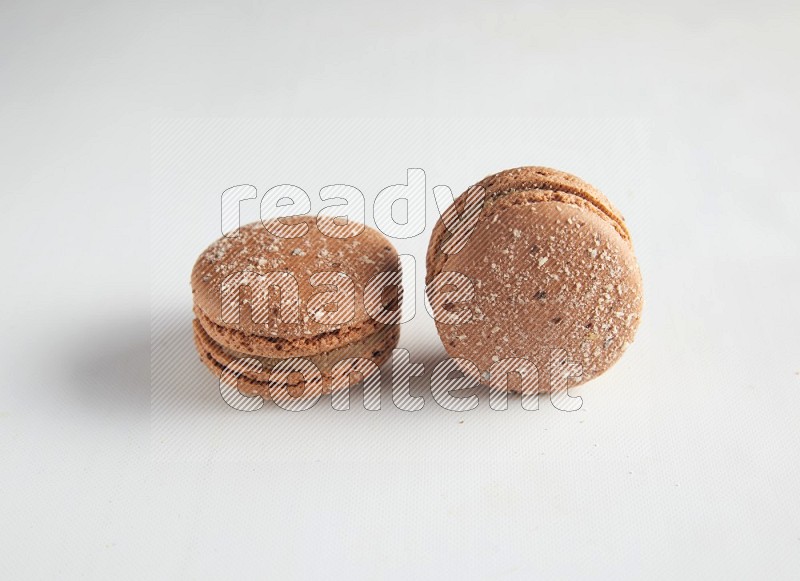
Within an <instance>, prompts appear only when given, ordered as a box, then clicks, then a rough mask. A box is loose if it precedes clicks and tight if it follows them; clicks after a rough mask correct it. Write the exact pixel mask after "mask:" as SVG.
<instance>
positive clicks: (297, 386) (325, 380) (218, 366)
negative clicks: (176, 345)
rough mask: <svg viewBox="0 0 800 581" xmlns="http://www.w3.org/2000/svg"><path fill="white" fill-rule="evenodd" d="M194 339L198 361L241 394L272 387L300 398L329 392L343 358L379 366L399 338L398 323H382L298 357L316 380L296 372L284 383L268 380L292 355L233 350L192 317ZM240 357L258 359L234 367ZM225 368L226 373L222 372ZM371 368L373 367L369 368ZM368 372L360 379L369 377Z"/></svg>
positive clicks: (265, 394)
mask: <svg viewBox="0 0 800 581" xmlns="http://www.w3.org/2000/svg"><path fill="white" fill-rule="evenodd" d="M193 327H194V342H195V346H196V348H197V351H198V353H199V354H200V360H201V361H202V362H203V363H204V364H205V365H206V367H208V369H209V370H210V371H211V372H212V373H213V374H214V375H216V376H217V377H219V378H222V377H223V376H224V375H225V376H226V378H230V379H234V378H235V381H236V387H237V389H238V390H239V391H240V392H241V393H243V394H245V395H261V396H263V397H270V396H271V395H274V394H275V390H286V391H288V393H289V395H290V396H291V397H298V398H299V397H302V396H303V394H304V393H311V394H318V393H323V394H327V393H330V392H331V387H332V385H331V384H332V379H333V377H332V372H333V368H334V366H335V365H336V364H337V363H338V362H340V361H343V360H345V359H351V358H363V359H367V360H369V361H372V362H373V363H374V364H375V366H376V367H380V366H381V365H383V364H384V363H385V362H386V361H387V360H388V359H389V358H390V357H391V354H392V350H393V349H394V348H395V347H396V346H397V344H398V341H399V339H400V327H399V326H398V325H385V326H383V327H382V328H381V329H379V330H378V331H377V332H375V333H373V334H371V335H368V336H366V337H364V338H362V339H361V340H359V341H355V342H352V343H347V344H344V345H341V346H339V347H336V348H334V349H331V350H327V351H320V352H319V353H315V354H313V355H306V356H302V357H298V358H297V359H304V360H306V361H308V362H310V363H312V364H313V365H314V366H316V368H317V369H318V370H319V375H318V378H319V380H318V381H316V382H315V381H313V380H312V381H308V382H306V381H305V380H303V379H301V375H300V374H291V375H289V377H288V378H287V380H286V381H285V382H277V383H276V382H274V381H271V380H270V375H271V372H272V370H273V369H274V368H275V367H276V366H277V365H279V364H280V363H281V362H282V361H287V360H289V359H292V357H284V358H274V357H262V356H258V355H253V354H247V353H241V352H237V351H235V350H233V349H230V348H228V347H225V346H223V345H221V344H219V343H217V342H216V341H214V339H212V338H211V337H210V335H209V334H208V333H207V332H206V330H205V328H204V327H203V325H202V324H201V323H200V322H199V321H198V320H197V319H195V320H194V322H193ZM240 359H249V360H250V361H251V362H253V361H255V362H258V363H257V364H251V365H247V366H244V367H242V366H236V364H235V362H236V361H238V360H240ZM226 369H227V370H229V373H228V374H226V373H225V371H226ZM373 369H374V368H373ZM369 375H370V374H369V372H368V373H366V374H365V376H364V379H366V377H369Z"/></svg>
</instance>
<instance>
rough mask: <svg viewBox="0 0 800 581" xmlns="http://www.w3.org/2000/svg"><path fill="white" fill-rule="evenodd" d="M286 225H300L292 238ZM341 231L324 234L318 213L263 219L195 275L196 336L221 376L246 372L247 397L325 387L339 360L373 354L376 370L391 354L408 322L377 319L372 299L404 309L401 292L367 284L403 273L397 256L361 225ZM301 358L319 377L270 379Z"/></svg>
mask: <svg viewBox="0 0 800 581" xmlns="http://www.w3.org/2000/svg"><path fill="white" fill-rule="evenodd" d="M287 226H289V227H294V228H295V230H294V232H293V233H292V237H285V236H284V235H283V234H282V235H276V234H275V232H276V231H277V230H278V229H279V228H284V229H285V228H286V227H287ZM336 230H337V232H336V236H337V237H332V236H329V235H325V234H323V233H322V231H321V230H320V228H318V224H317V220H316V219H315V218H309V217H294V218H283V219H282V220H281V222H280V223H276V222H273V223H269V222H267V223H264V224H262V223H261V222H257V223H253V224H249V225H247V226H243V227H241V228H240V229H239V231H238V235H235V236H227V237H223V238H220V239H219V240H217V241H215V242H214V243H213V244H211V245H210V246H209V247H208V248H207V249H206V250H205V252H203V253H202V254H201V255H200V257H199V258H198V259H197V261H196V262H195V265H194V268H193V270H192V276H191V284H192V293H193V298H194V313H195V317H196V318H195V320H194V339H195V344H196V346H197V349H198V351H199V353H200V357H201V359H202V361H203V362H204V363H205V364H206V366H207V367H208V368H209V369H210V370H211V371H212V372H213V373H214V374H215V375H217V376H219V377H221V376H222V375H223V373H224V372H225V370H226V369H238V372H237V373H236V375H237V376H238V381H237V384H238V385H237V387H238V389H239V390H240V391H241V392H242V393H245V394H261V395H264V394H268V393H270V390H273V389H275V388H281V389H283V388H288V390H289V391H290V393H291V394H292V395H293V396H294V395H300V393H302V391H303V390H305V389H308V388H312V389H313V390H314V391H317V390H319V391H321V392H323V393H324V392H327V391H329V390H330V387H331V380H332V372H333V370H334V368H335V366H336V364H337V363H339V362H341V361H354V362H355V361H356V359H367V360H369V361H371V362H373V363H375V367H377V366H378V365H380V364H382V363H383V362H384V361H385V360H386V359H387V358H388V357H389V356H390V355H391V351H392V349H393V348H394V347H395V346H396V345H397V342H398V338H399V333H400V328H399V325H396V324H392V323H391V322H386V321H387V318H386V317H385V316H375V315H376V309H375V308H370V304H371V303H373V307H374V306H377V307H378V310H379V311H380V312H382V313H383V314H386V313H393V312H395V313H398V314H399V309H400V302H401V299H402V295H401V292H400V291H399V290H398V291H397V292H395V293H394V295H393V296H392V294H391V293H388V295H389V296H384V295H385V294H386V293H384V294H382V295H381V296H378V297H376V296H374V294H375V293H372V296H370V293H369V292H368V293H367V296H365V289H367V288H369V283H370V281H371V280H373V279H375V277H376V276H378V275H380V274H381V273H386V272H390V273H399V268H400V265H399V260H398V255H397V252H396V251H395V249H394V248H393V247H392V245H391V244H390V243H389V241H388V240H386V238H385V237H384V236H383V235H381V234H380V233H379V232H377V231H375V230H373V229H371V228H368V227H366V226H363V225H361V224H354V223H352V222H351V223H350V224H348V225H346V226H338V227H337V228H336ZM298 232H302V235H299V236H298V235H296V234H297V233H298ZM398 288H399V287H398ZM374 303H379V304H377V305H374ZM390 318H391V317H390ZM301 359H302V360H307V361H309V362H311V363H312V364H313V366H314V367H315V368H316V369H318V370H319V373H316V372H314V373H312V374H311V375H310V376H309V375H306V376H304V375H303V374H302V373H301V368H300V369H296V370H295V371H298V373H289V374H285V373H282V375H281V381H280V382H276V381H275V380H274V378H271V374H272V371H273V370H274V369H276V368H280V369H282V370H284V371H285V370H286V369H287V367H286V366H285V365H284V364H286V363H287V362H289V361H297V360H301ZM242 361H245V363H246V364H244V365H239V367H238V368H237V367H236V364H237V362H242ZM365 369H367V368H365ZM369 369H373V367H372V366H370V367H369V368H368V370H369ZM309 382H311V383H317V384H318V385H308V383H309ZM293 390H300V391H299V392H295V391H293ZM273 395H274V394H273Z"/></svg>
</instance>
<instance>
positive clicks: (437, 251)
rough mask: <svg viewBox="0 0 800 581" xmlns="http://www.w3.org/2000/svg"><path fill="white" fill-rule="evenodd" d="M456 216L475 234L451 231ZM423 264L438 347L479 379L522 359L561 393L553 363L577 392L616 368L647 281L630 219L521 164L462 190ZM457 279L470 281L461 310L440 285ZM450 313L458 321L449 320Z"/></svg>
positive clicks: (541, 382) (567, 182) (581, 184)
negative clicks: (567, 366) (566, 369)
mask: <svg viewBox="0 0 800 581" xmlns="http://www.w3.org/2000/svg"><path fill="white" fill-rule="evenodd" d="M459 217H460V219H462V221H463V223H464V224H467V225H469V226H474V229H471V228H467V227H466V226H465V227H462V228H461V229H458V228H454V227H453V224H455V222H453V219H454V218H456V219H458V218H459ZM470 219H473V221H470ZM426 266H427V274H426V285H427V289H428V298H429V300H430V303H431V306H432V307H433V312H434V314H435V315H436V317H435V318H436V327H437V330H438V332H439V335H440V336H441V339H442V341H443V343H444V347H445V349H446V351H447V352H448V354H449V355H450V356H451V357H454V358H459V359H461V360H465V361H468V362H471V363H470V364H463V365H462V367H463V369H464V371H465V372H471V373H473V374H474V373H475V372H476V371H477V372H478V373H479V374H480V380H481V381H482V382H484V383H491V376H492V370H493V368H494V370H495V371H496V372H497V371H498V370H500V369H502V367H501V362H503V361H504V360H515V359H517V358H520V359H525V360H528V361H530V362H532V363H533V364H534V365H535V366H536V371H537V372H538V389H539V390H541V391H548V390H549V389H556V388H560V387H562V386H556V385H552V383H553V381H551V379H552V377H555V376H554V375H553V365H554V363H555V362H558V364H559V365H563V364H564V363H565V361H566V362H569V363H571V364H574V366H573V367H572V369H573V373H572V376H571V377H569V378H568V379H566V380H564V381H565V384H566V387H570V386H574V385H580V384H582V383H585V382H586V381H589V380H590V379H592V378H595V377H597V376H599V375H600V374H602V373H604V372H605V371H607V370H608V369H609V368H610V367H611V366H612V365H614V363H615V362H616V361H617V360H618V359H619V358H620V357H621V355H622V354H623V352H624V351H625V349H626V348H627V347H628V346H629V345H630V344H631V343H632V342H633V339H634V335H635V333H636V330H637V327H638V325H639V320H640V317H641V311H642V306H643V298H642V278H641V274H640V271H639V266H638V264H637V261H636V257H635V255H634V249H633V244H632V242H631V236H630V232H629V230H628V227H627V225H626V223H625V220H624V219H623V217H622V214H621V213H620V212H619V211H618V210H617V209H616V208H615V207H614V206H613V205H612V204H611V203H610V202H609V200H608V199H607V198H606V197H605V196H604V195H603V194H602V193H601V192H600V191H599V190H598V189H597V188H595V187H593V186H591V185H589V184H588V183H586V182H585V181H583V180H581V179H580V178H577V177H576V176H574V175H571V174H568V173H566V172H563V171H558V170H554V169H550V168H545V167H520V168H516V169H510V170H506V171H502V172H500V173H497V174H494V175H491V176H488V177H486V178H484V179H483V180H481V181H480V182H478V183H477V184H475V185H474V186H472V187H471V188H469V189H468V190H467V191H466V192H464V193H463V194H461V195H460V196H459V197H458V198H457V199H456V200H455V203H454V204H453V205H452V206H451V207H450V208H448V210H447V211H446V212H445V213H444V214H443V216H442V218H440V219H439V221H438V222H437V224H436V225H435V227H434V229H433V233H432V236H431V240H430V244H429V247H428V254H427V262H426ZM453 276H459V277H461V279H462V280H463V281H468V282H465V283H464V284H466V285H469V288H468V289H461V294H460V295H459V296H461V297H462V299H463V297H468V300H467V299H463V300H461V301H460V302H459V304H455V303H454V302H453V300H452V296H453V295H452V292H450V293H445V292H442V291H443V290H446V287H447V285H446V284H437V282H436V281H437V280H439V281H441V280H445V282H446V280H447V279H448V277H449V279H451V280H452V277H453ZM448 297H450V298H448ZM456 310H458V311H459V312H460V313H461V316H460V317H459V318H458V320H457V321H455V322H453V321H452V317H451V318H450V319H448V317H447V316H445V315H447V314H448V313H452V312H454V311H456ZM437 313H438V315H437ZM519 385H521V383H520V382H517V383H514V382H511V381H509V383H508V386H509V389H512V390H517V391H519V389H518V388H517V389H515V386H519Z"/></svg>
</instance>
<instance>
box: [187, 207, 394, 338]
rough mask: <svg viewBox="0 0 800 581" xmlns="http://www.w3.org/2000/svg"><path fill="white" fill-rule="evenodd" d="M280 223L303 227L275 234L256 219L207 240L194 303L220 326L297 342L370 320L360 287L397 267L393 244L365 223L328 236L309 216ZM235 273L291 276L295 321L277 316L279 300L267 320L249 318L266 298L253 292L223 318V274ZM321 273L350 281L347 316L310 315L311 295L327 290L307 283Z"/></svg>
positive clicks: (194, 276)
mask: <svg viewBox="0 0 800 581" xmlns="http://www.w3.org/2000/svg"><path fill="white" fill-rule="evenodd" d="M283 222H284V223H286V224H290V225H296V224H300V223H305V224H306V225H307V226H308V230H307V232H306V234H305V235H304V236H302V237H300V238H291V239H288V238H280V237H277V236H275V235H273V234H272V233H270V232H269V231H268V230H267V228H265V226H264V224H262V223H261V222H256V223H253V224H248V225H246V226H242V227H241V228H240V229H239V236H238V237H235V238H226V237H223V238H220V239H219V240H217V241H216V242H214V243H213V244H211V245H210V246H209V247H208V248H207V249H206V250H205V251H204V252H203V253H202V254H201V255H200V257H199V258H198V259H197V261H196V263H195V265H194V268H193V269H192V276H191V284H192V293H193V294H194V303H195V306H196V307H197V308H198V309H200V311H202V313H203V314H204V315H205V317H206V318H207V319H208V320H210V321H211V322H213V323H215V324H217V325H218V326H220V327H224V328H227V329H235V330H237V331H241V332H242V333H244V334H246V335H256V336H262V337H280V338H281V339H283V340H291V339H296V340H297V341H298V342H299V343H300V345H302V343H303V341H304V340H305V339H306V338H307V337H309V336H312V337H313V336H315V335H320V334H323V333H327V332H330V331H332V330H336V329H347V328H350V327H356V326H361V325H363V324H364V323H367V324H371V320H372V319H371V317H370V315H369V314H368V312H367V311H366V309H365V307H364V297H363V293H364V287H365V286H366V285H367V283H368V282H369V280H370V279H371V278H372V277H373V276H375V275H376V274H378V273H380V272H384V271H398V270H399V260H398V256H397V252H396V251H395V249H394V248H393V247H392V245H391V244H390V243H389V242H388V241H387V240H386V239H385V238H384V237H383V235H382V234H380V233H379V232H377V231H375V230H373V229H371V228H369V227H366V226H363V230H361V232H360V233H359V234H357V235H355V236H352V237H350V238H331V237H329V236H325V235H324V234H322V232H320V230H319V229H318V228H317V225H316V219H315V218H313V217H294V218H285V219H283ZM353 228H356V225H353ZM240 272H248V273H253V274H254V275H259V274H268V273H273V272H287V273H290V274H291V275H293V276H294V278H295V280H296V281H297V285H298V295H299V296H298V303H299V305H298V309H297V314H298V317H297V318H296V320H295V321H287V320H286V319H287V317H286V314H285V313H280V317H281V318H280V320H279V319H278V316H277V315H278V314H279V310H278V304H277V301H274V304H272V305H270V308H269V315H270V316H269V321H268V322H266V323H264V322H260V321H258V322H257V321H253V317H252V316H251V312H252V311H251V308H250V306H251V305H252V302H251V301H256V300H265V301H269V300H270V297H255V296H250V297H249V298H248V299H247V300H246V301H243V303H244V304H242V305H241V311H240V313H239V314H240V316H239V317H238V321H237V320H235V318H233V317H231V316H230V315H227V316H226V317H225V319H223V317H222V292H221V288H222V284H223V282H224V281H225V280H226V279H227V277H229V276H231V275H234V276H237V275H236V273H240ZM321 272H341V273H343V274H345V275H346V276H347V277H349V279H350V280H351V281H352V283H353V291H354V293H355V297H354V299H355V300H354V305H353V307H354V313H353V316H352V317H349V320H346V321H343V322H336V323H335V324H325V323H322V322H318V321H317V318H316V317H314V316H313V313H312V314H311V315H310V314H309V313H308V307H309V301H310V300H311V299H312V297H314V295H316V294H318V293H320V292H323V291H325V290H326V289H325V288H324V287H322V288H320V287H319V286H314V285H312V284H311V277H312V275H314V274H315V273H321ZM243 292H244V293H248V292H252V289H248V288H247V287H246V286H245V287H243ZM273 296H274V294H273ZM237 304H238V300H237Z"/></svg>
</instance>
